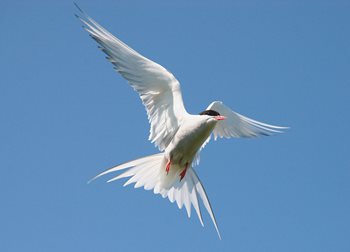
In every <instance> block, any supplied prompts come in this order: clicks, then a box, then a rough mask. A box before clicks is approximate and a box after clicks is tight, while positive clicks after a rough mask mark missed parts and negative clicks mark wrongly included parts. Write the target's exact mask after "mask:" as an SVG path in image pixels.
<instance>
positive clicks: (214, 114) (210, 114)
mask: <svg viewBox="0 0 350 252" xmlns="http://www.w3.org/2000/svg"><path fill="white" fill-rule="evenodd" d="M199 114H200V115H208V116H219V115H220V114H219V112H216V111H215V110H211V109H209V110H204V111H203V112H200V113H199Z"/></svg>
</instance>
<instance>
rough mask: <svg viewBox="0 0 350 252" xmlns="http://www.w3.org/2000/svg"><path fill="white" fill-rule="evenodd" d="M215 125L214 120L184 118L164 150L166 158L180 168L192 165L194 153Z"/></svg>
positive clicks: (192, 116)
mask: <svg viewBox="0 0 350 252" xmlns="http://www.w3.org/2000/svg"><path fill="white" fill-rule="evenodd" d="M216 123H217V121H216V120H211V118H207V117H205V116H200V115H188V116H186V118H185V120H184V122H183V124H182V125H181V126H180V128H179V130H178V131H177V132H176V134H175V136H174V138H173V139H172V141H171V142H170V144H169V145H168V146H167V148H166V149H165V156H166V158H168V159H170V160H171V161H172V163H173V164H176V165H180V166H185V164H186V163H188V164H192V161H193V159H194V157H195V155H196V153H197V152H198V151H199V149H200V147H201V146H202V145H203V143H204V142H205V140H206V139H208V137H209V136H210V134H211V132H212V131H213V129H214V127H215V125H216Z"/></svg>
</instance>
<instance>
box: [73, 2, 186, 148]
mask: <svg viewBox="0 0 350 252" xmlns="http://www.w3.org/2000/svg"><path fill="white" fill-rule="evenodd" d="M77 7H78V6H77ZM78 8H79V7H78ZM79 10H80V11H81V9H80V8H79ZM81 14H82V17H80V16H77V17H78V18H79V19H80V20H81V21H82V22H83V24H84V25H83V27H84V29H85V30H86V31H87V32H88V33H89V34H90V36H91V37H92V38H93V39H94V40H96V41H97V43H99V48H100V49H101V50H102V51H103V52H104V53H106V54H107V59H108V60H109V61H110V62H111V63H112V64H113V65H114V69H115V70H117V72H118V73H120V74H121V75H122V76H123V77H124V78H125V79H126V80H128V81H129V83H130V85H131V86H132V87H133V88H134V90H136V91H137V92H138V94H139V95H140V97H141V100H142V102H143V104H144V106H145V107H146V111H147V115H148V120H149V122H150V124H151V129H150V136H149V140H150V141H151V142H152V143H155V145H156V146H158V148H159V149H160V150H161V151H163V150H164V149H165V148H166V146H167V145H168V144H169V143H170V141H171V139H172V138H173V136H174V135H175V133H176V131H177V130H178V128H179V126H180V124H181V121H182V119H183V117H184V116H185V115H186V114H187V112H186V109H185V107H184V104H183V100H182V95H181V89H180V83H179V82H178V80H177V79H176V78H175V77H174V75H173V74H172V73H170V72H169V71H167V70H166V69H165V68H164V67H162V66H161V65H159V64H157V63H155V62H153V61H151V60H149V59H147V58H145V57H144V56H142V55H141V54H139V53H137V52H136V51H135V50H133V49H132V48H130V47H129V46H127V45H126V44H124V43H123V42H122V41H120V40H119V39H118V38H116V37H114V36H113V35H112V34H111V33H109V32H108V31H107V30H106V29H104V28H103V27H102V26H100V25H99V24H98V23H96V22H95V21H94V20H93V19H91V18H90V17H89V16H88V15H86V14H85V13H84V12H83V11H81Z"/></svg>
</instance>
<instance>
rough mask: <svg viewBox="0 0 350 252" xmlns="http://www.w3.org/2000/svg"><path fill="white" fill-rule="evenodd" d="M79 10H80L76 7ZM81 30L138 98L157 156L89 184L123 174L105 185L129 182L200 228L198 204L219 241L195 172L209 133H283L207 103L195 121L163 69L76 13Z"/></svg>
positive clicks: (177, 86) (121, 167) (217, 103)
mask: <svg viewBox="0 0 350 252" xmlns="http://www.w3.org/2000/svg"><path fill="white" fill-rule="evenodd" d="M77 7H78V6H77ZM78 9H79V11H80V13H81V16H77V17H78V18H79V19H80V20H81V22H82V23H83V27H84V29H85V30H86V31H87V32H88V33H89V34H90V36H91V37H92V38H93V39H94V40H95V41H96V42H97V43H98V44H99V48H100V49H101V50H102V51H103V52H104V53H105V54H106V55H107V59H108V60H109V61H110V62H111V63H112V64H113V65H114V69H115V70H116V71H117V72H118V73H120V74H121V75H122V76H123V77H124V78H125V79H126V80H127V81H128V82H129V84H130V85H131V86H132V87H133V89H134V90H135V91H136V92H137V93H138V94H139V96H140V98H141V100H142V103H143V105H144V106H145V108H146V111H147V115H148V120H149V122H150V125H151V129H150V135H149V140H150V141H151V142H152V143H154V144H155V145H156V146H157V147H158V148H159V150H160V151H161V153H158V154H155V155H151V156H147V157H143V158H139V159H136V160H133V161H130V162H127V163H124V164H121V165H118V166H115V167H113V168H111V169H108V170H106V171H104V172H102V173H100V174H98V175H97V176H96V177H94V178H93V179H96V178H98V177H100V176H103V175H105V174H108V173H112V172H115V171H119V170H124V172H123V173H121V174H119V175H117V176H116V177H114V178H112V179H110V180H108V182H111V181H114V180H117V179H121V178H129V180H128V181H127V182H126V183H125V184H124V186H126V185H128V184H131V183H135V188H138V187H144V189H146V190H152V189H153V191H154V193H155V194H158V193H159V194H161V195H162V196H163V198H166V197H168V199H169V200H170V201H171V202H175V201H176V203H177V205H178V207H179V208H182V207H183V206H185V208H186V211H187V214H188V216H189V217H190V216H191V206H193V208H194V209H195V211H196V213H197V215H198V217H199V220H200V222H201V224H202V225H203V219H202V212H201V208H200V202H199V200H201V201H202V204H203V205H204V207H205V208H206V210H207V211H208V213H209V215H210V217H211V219H212V221H213V223H214V226H215V229H216V231H217V233H218V235H219V237H220V239H221V236H220V233H219V229H218V226H217V223H216V219H215V216H214V213H213V210H212V207H211V205H210V202H209V199H208V196H207V194H206V192H205V190H204V187H203V185H202V183H201V181H200V180H199V178H198V176H197V174H196V172H195V171H194V169H193V166H194V165H196V164H198V162H199V152H200V150H201V149H202V148H204V146H205V145H206V144H207V143H208V142H209V140H210V136H211V134H212V133H213V135H214V138H215V140H216V139H217V137H220V138H221V137H226V138H230V137H257V136H261V135H271V134H274V133H280V132H282V130H283V129H285V127H279V126H273V125H269V124H266V123H262V122H258V121H256V120H253V119H250V118H248V117H245V116H243V115H240V114H238V113H236V112H234V111H232V110H231V109H230V108H229V107H227V106H226V105H224V104H223V103H222V102H220V101H215V102H213V103H211V104H210V105H209V106H208V108H207V109H206V110H205V111H203V112H201V113H200V114H199V115H192V114H189V113H188V112H187V111H186V109H185V107H184V104H183V100H182V94H181V88H180V83H179V81H178V80H177V79H176V78H175V77H174V75H173V74H172V73H170V72H169V71H168V70H166V69H165V68H164V67H162V66H161V65H159V64H157V63H155V62H153V61H151V60H149V59H147V58H145V57H144V56H142V55H141V54H139V53H138V52H136V51H135V50H133V49H132V48H130V47H129V46H128V45H126V44H125V43H123V42H122V41H121V40H119V39H118V38H116V37H115V36H113V35H112V34H111V33H109V32H108V31H107V30H106V29H104V28H103V27H102V26H100V25H99V24H98V23H96V22H95V21H94V20H93V19H91V18H90V17H89V16H88V15H86V14H85V13H84V12H83V11H82V10H81V9H80V8H79V7H78Z"/></svg>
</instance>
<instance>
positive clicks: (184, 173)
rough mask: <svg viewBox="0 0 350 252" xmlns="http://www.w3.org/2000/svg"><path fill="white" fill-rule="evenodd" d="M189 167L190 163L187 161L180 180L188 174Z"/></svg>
mask: <svg viewBox="0 0 350 252" xmlns="http://www.w3.org/2000/svg"><path fill="white" fill-rule="evenodd" d="M187 167H188V163H186V165H185V169H183V171H182V172H181V173H180V181H181V180H182V179H183V178H184V177H185V176H186V172H187Z"/></svg>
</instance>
